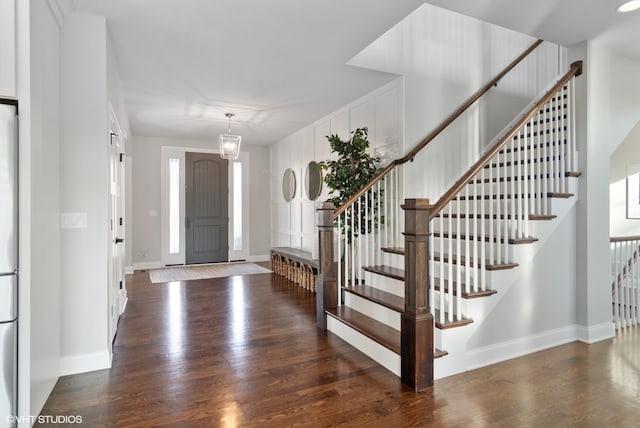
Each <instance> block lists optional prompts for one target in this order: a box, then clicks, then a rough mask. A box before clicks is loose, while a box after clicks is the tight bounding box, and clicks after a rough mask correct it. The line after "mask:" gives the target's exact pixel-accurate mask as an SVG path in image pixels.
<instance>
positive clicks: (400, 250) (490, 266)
mask: <svg viewBox="0 0 640 428" xmlns="http://www.w3.org/2000/svg"><path fill="white" fill-rule="evenodd" d="M381 250H382V251H383V252H386V253H393V254H400V255H404V248H402V247H385V248H381ZM433 258H434V260H435V261H437V262H439V261H442V262H443V263H449V257H448V256H447V255H445V256H444V258H442V257H440V253H434V255H433ZM457 261H458V258H457V257H453V258H452V263H454V264H455V263H457ZM478 263H480V261H479V259H478ZM460 265H462V266H467V260H466V257H465V256H461V257H460ZM473 265H474V261H473V260H470V262H469V265H468V266H469V267H473ZM517 266H518V264H517V263H491V262H490V261H489V260H485V269H487V270H502V269H513V268H514V267H517ZM403 276H404V272H403Z"/></svg>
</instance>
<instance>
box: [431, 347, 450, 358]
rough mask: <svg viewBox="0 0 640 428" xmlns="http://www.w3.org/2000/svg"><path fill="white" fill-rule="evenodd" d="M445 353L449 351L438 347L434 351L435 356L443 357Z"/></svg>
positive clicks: (447, 353)
mask: <svg viewBox="0 0 640 428" xmlns="http://www.w3.org/2000/svg"><path fill="white" fill-rule="evenodd" d="M445 355H449V352H447V351H443V350H440V349H438V348H436V349H435V350H434V351H433V358H442V357H444V356H445Z"/></svg>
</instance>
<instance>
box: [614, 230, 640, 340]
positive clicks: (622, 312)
mask: <svg viewBox="0 0 640 428" xmlns="http://www.w3.org/2000/svg"><path fill="white" fill-rule="evenodd" d="M610 243H611V295H612V302H613V322H614V323H615V326H616V329H622V328H626V327H630V326H633V325H637V324H638V323H639V322H640V236H620V237H612V238H610Z"/></svg>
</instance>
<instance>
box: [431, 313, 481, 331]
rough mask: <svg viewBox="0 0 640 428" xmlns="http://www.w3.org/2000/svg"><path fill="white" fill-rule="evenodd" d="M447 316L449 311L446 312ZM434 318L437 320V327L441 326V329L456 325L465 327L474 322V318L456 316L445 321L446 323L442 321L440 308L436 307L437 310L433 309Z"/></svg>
mask: <svg viewBox="0 0 640 428" xmlns="http://www.w3.org/2000/svg"><path fill="white" fill-rule="evenodd" d="M445 318H448V317H447V312H445ZM433 319H434V321H435V327H436V328H439V329H440V330H446V329H449V328H456V327H463V326H465V325H467V324H471V323H472V322H473V320H472V319H469V318H465V317H462V318H458V317H456V316H454V317H453V320H452V321H445V322H444V323H441V322H440V321H439V320H440V309H436V310H435V311H433Z"/></svg>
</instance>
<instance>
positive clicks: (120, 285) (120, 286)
mask: <svg viewBox="0 0 640 428" xmlns="http://www.w3.org/2000/svg"><path fill="white" fill-rule="evenodd" d="M120 290H122V281H120Z"/></svg>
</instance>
